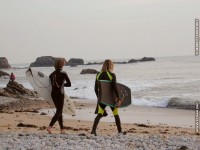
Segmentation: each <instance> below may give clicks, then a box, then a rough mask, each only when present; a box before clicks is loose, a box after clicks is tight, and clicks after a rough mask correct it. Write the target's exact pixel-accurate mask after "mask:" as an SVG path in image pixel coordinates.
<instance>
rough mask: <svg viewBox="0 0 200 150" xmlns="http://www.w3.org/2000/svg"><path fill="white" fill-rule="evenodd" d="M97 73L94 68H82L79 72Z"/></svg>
mask: <svg viewBox="0 0 200 150" xmlns="http://www.w3.org/2000/svg"><path fill="white" fill-rule="evenodd" d="M97 73H99V72H98V71H97V70H95V69H83V70H82V71H81V74H97Z"/></svg>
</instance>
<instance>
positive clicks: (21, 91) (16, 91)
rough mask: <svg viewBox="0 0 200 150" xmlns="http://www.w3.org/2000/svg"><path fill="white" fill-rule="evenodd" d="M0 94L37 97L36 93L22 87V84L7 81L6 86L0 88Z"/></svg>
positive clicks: (16, 96)
mask: <svg viewBox="0 0 200 150" xmlns="http://www.w3.org/2000/svg"><path fill="white" fill-rule="evenodd" d="M0 96H6V97H14V98H18V97H20V96H30V97H37V94H36V93H35V92H33V91H31V90H29V89H26V88H24V86H23V85H21V84H19V83H17V82H15V81H9V82H8V84H7V86H6V87H5V88H3V89H1V90H0Z"/></svg>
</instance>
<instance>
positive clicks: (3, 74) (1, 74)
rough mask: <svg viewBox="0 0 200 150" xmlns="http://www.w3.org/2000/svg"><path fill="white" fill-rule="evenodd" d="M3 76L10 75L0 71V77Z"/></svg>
mask: <svg viewBox="0 0 200 150" xmlns="http://www.w3.org/2000/svg"><path fill="white" fill-rule="evenodd" d="M3 76H10V75H9V74H8V73H6V72H4V71H1V70H0V77H3Z"/></svg>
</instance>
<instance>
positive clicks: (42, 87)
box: [26, 68, 76, 115]
mask: <svg viewBox="0 0 200 150" xmlns="http://www.w3.org/2000/svg"><path fill="white" fill-rule="evenodd" d="M26 78H27V80H28V81H29V83H30V84H31V85H32V87H33V88H34V89H35V90H36V91H37V93H38V95H39V96H40V97H42V98H43V99H44V100H45V101H47V102H48V103H49V104H50V105H51V106H52V107H55V105H54V103H53V100H52V98H51V91H52V85H51V81H50V78H49V77H48V76H46V75H45V74H43V73H42V72H40V71H38V70H36V69H33V68H29V69H28V70H27V71H26ZM64 97H65V99H64V106H63V112H64V113H66V114H68V115H76V111H75V107H74V104H73V102H72V101H71V99H70V97H69V96H68V95H67V94H66V92H65V94H64Z"/></svg>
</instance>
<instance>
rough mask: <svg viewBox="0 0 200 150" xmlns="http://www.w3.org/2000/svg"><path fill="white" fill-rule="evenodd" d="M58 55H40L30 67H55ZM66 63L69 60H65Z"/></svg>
mask: <svg viewBox="0 0 200 150" xmlns="http://www.w3.org/2000/svg"><path fill="white" fill-rule="evenodd" d="M56 59H58V57H52V56H42V57H38V58H37V59H36V61H35V62H33V63H31V65H30V67H53V66H54V63H55V61H56ZM65 64H67V61H66V60H65Z"/></svg>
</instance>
